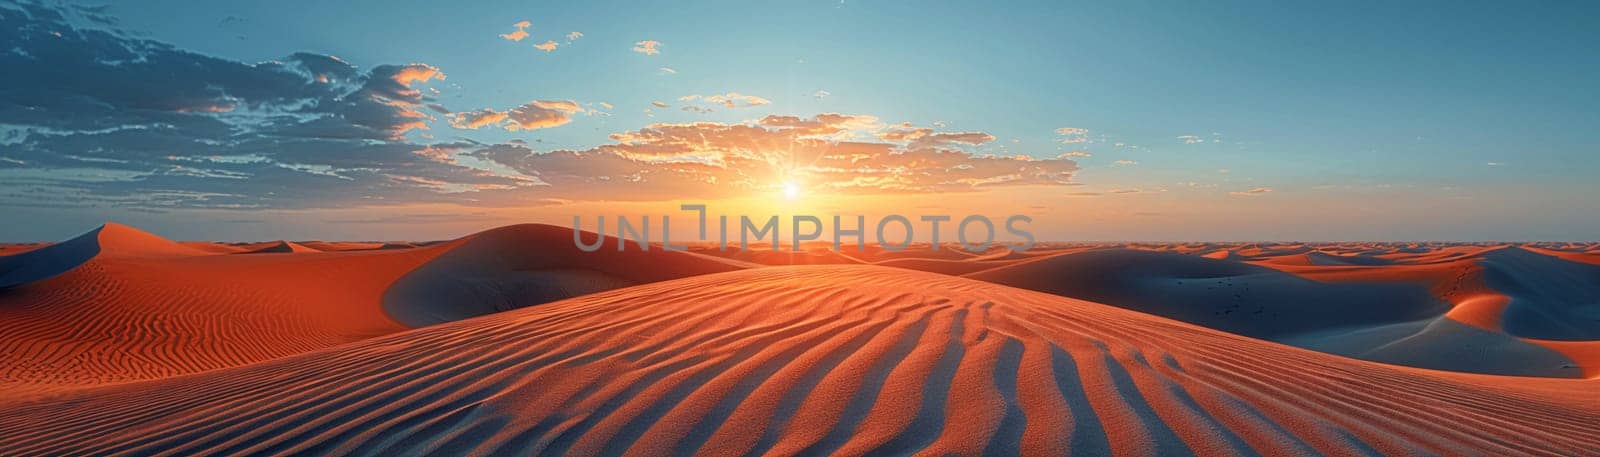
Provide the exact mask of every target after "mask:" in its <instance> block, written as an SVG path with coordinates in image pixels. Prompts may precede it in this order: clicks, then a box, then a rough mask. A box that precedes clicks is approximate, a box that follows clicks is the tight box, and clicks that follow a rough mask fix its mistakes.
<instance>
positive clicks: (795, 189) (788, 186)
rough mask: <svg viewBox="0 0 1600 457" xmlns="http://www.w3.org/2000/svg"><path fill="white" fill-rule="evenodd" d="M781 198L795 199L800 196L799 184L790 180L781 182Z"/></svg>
mask: <svg viewBox="0 0 1600 457" xmlns="http://www.w3.org/2000/svg"><path fill="white" fill-rule="evenodd" d="M783 198H787V199H790V200H795V199H799V198H800V185H799V184H795V183H792V182H786V183H783Z"/></svg>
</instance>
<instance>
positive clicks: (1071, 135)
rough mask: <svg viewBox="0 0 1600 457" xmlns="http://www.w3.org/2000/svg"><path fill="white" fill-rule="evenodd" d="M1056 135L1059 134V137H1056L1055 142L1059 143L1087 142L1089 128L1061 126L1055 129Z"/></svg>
mask: <svg viewBox="0 0 1600 457" xmlns="http://www.w3.org/2000/svg"><path fill="white" fill-rule="evenodd" d="M1056 135H1060V136H1061V138H1057V139H1056V142H1057V143H1061V144H1079V143H1088V142H1089V130H1087V129H1080V128H1077V127H1061V128H1058V129H1056Z"/></svg>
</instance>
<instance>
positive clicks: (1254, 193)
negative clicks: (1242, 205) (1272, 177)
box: [1228, 187, 1272, 197]
mask: <svg viewBox="0 0 1600 457" xmlns="http://www.w3.org/2000/svg"><path fill="white" fill-rule="evenodd" d="M1268 192H1272V188H1270V187H1257V188H1254V189H1250V190H1242V191H1236V192H1228V195H1232V196H1235V197H1259V196H1261V195H1263V194H1266V193H1268Z"/></svg>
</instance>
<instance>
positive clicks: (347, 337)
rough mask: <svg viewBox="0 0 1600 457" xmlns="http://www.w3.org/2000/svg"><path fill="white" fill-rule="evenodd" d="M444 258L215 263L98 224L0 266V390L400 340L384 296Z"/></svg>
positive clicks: (208, 256) (369, 256)
mask: <svg viewBox="0 0 1600 457" xmlns="http://www.w3.org/2000/svg"><path fill="white" fill-rule="evenodd" d="M445 250H446V249H444V247H441V249H434V250H414V251H392V252H383V253H361V252H352V253H326V254H324V253H309V254H293V255H283V256H275V255H216V254H214V253H210V252H206V251H202V250H198V249H195V248H191V247H188V246H184V245H181V244H178V243H174V242H171V241H167V240H165V239H162V238H160V237H157V236H155V235H151V234H148V233H145V232H141V231H138V230H136V229H132V228H129V227H125V226H120V225H114V224H107V225H106V226H104V227H101V228H99V229H96V230H94V231H91V232H89V233H87V234H85V235H83V236H80V237H78V238H74V239H72V240H69V241H66V242H62V243H59V244H56V245H52V246H50V247H47V248H43V249H39V250H36V251H33V252H28V253H24V254H19V255H16V256H11V257H3V258H0V264H4V265H5V266H6V267H8V270H7V273H6V274H5V276H4V278H5V281H6V282H5V284H6V285H7V287H5V288H0V389H4V390H7V391H10V392H20V391H34V390H52V389H59V388H71V387H76V386H84V385H94V384H104V383H114V382H124V381H131V380H139V379H153V378H162V377H168V376H174V375H180V374H185V373H194V372H200V371H206V370H212V369H216V368H221V367H230V366H237V365H243V364H248V363H252V362H258V361H262V360H267V359H272V358H277V357H282V356H285V355H290V354H296V353H301V352H305V351H309V350H314V349H319V348H325V347H329V346H334V345H337V344H342V343H348V342H352V341H358V340H361V339H365V338H370V337H373V336H377V335H382V334H387V333H392V332H395V331H400V330H404V329H405V328H406V327H405V326H403V325H401V324H400V323H398V322H396V321H394V320H393V319H391V318H389V317H388V315H387V314H386V313H384V311H383V309H382V306H381V297H382V295H383V291H384V290H385V289H386V288H387V287H388V286H389V284H390V283H391V282H393V281H394V280H395V279H396V278H398V277H400V276H401V275H402V274H404V273H406V272H407V271H409V270H411V269H413V268H415V267H417V266H420V265H421V264H422V263H423V262H425V261H426V260H428V259H430V258H432V257H433V256H435V255H437V254H439V253H442V252H444V251H445Z"/></svg>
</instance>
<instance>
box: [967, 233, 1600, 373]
mask: <svg viewBox="0 0 1600 457" xmlns="http://www.w3.org/2000/svg"><path fill="white" fill-rule="evenodd" d="M1245 250H1246V251H1255V252H1252V254H1251V255H1250V256H1249V257H1251V258H1254V259H1256V261H1255V263H1258V264H1260V265H1267V266H1272V267H1273V268H1263V267H1261V266H1256V265H1252V264H1250V263H1244V262H1238V261H1233V260H1221V259H1214V258H1211V257H1210V256H1209V255H1208V256H1189V255H1183V254H1179V253H1176V252H1161V251H1148V250H1126V249H1102V250H1095V251H1087V252H1082V253H1070V254H1065V255H1058V256H1053V257H1049V258H1041V259H1038V260H1033V261H1026V262H1019V263H1017V264H1014V265H1010V266H1006V267H1000V268H995V269H992V270H987V271H982V272H976V273H971V274H968V275H967V276H968V277H971V278H974V279H980V280H985V281H990V282H994V283H997V284H1006V285H1012V286H1017V287H1023V288H1027V289H1033V290H1039V291H1044V292H1050V293H1054V294H1058V295H1063V296H1068V297H1075V298H1082V299H1086V300H1091V301H1095V302H1100V303H1106V304H1111V305H1116V306H1121V307H1124V308H1128V309H1133V310H1136V311H1141V312H1146V313H1151V314H1156V315H1161V316H1166V317H1170V318H1174V319H1178V320H1182V321H1185V322H1190V323H1195V324H1198V325H1203V326H1206V327H1210V328H1215V329H1219V330H1224V331H1228V332H1232V333H1237V334H1240V335H1246V336H1252V337H1257V338H1262V339H1267V340H1272V341H1277V342H1281V343H1287V344H1292V345H1296V346H1300V347H1304V348H1309V349H1315V350H1319V351H1324V352H1330V353H1334V354H1340V355H1346V356H1350V357H1357V358H1362V359H1366V360H1374V361H1382V362H1386V363H1394V364H1400V365H1408V366H1415V367H1422V368H1433V369H1441V370H1452V371H1464V372H1473V373H1491V374H1505V375H1518V376H1547V377H1581V376H1584V373H1585V369H1584V366H1585V364H1584V363H1582V362H1581V361H1578V360H1573V359H1572V358H1571V357H1569V356H1567V355H1566V354H1564V353H1563V352H1561V351H1557V350H1554V349H1552V347H1551V346H1550V345H1546V344H1539V343H1538V342H1535V341H1530V339H1555V340H1563V339H1564V340H1594V339H1600V338H1595V337H1594V336H1593V334H1591V333H1587V332H1593V331H1594V330H1595V327H1594V325H1596V324H1597V323H1600V320H1596V319H1594V318H1591V317H1588V316H1589V315H1590V314H1591V313H1594V314H1595V315H1600V299H1596V297H1600V295H1596V294H1597V293H1600V274H1596V271H1595V269H1596V268H1597V267H1592V266H1589V265H1584V264H1578V263H1572V262H1565V261H1562V260H1559V259H1556V258H1553V257H1549V256H1542V255H1539V254H1535V253H1532V252H1529V251H1526V250H1522V249H1518V248H1505V247H1501V248H1488V249H1475V250H1470V251H1468V252H1470V254H1468V255H1467V256H1465V257H1458V256H1450V257H1449V258H1454V259H1455V260H1449V261H1446V260H1444V259H1443V258H1439V257H1430V258H1428V259H1427V260H1426V261H1421V262H1410V263H1406V264H1405V265H1396V264H1398V263H1402V262H1398V261H1393V260H1385V259H1381V258H1377V257H1366V256H1370V255H1373V254H1372V253H1367V254H1359V255H1358V254H1335V253H1327V252H1323V251H1318V250H1311V251H1306V250H1305V249H1304V248H1303V247H1301V246H1292V247H1278V248H1272V249H1263V248H1259V247H1252V248H1248V249H1245ZM1262 252H1273V253H1276V254H1275V255H1278V257H1273V256H1269V255H1265V254H1262ZM1427 254H1432V252H1428V253H1427ZM1238 255H1239V256H1244V254H1238ZM1285 259H1287V260H1285ZM1350 259H1363V260H1357V261H1351V260H1350ZM1513 297H1516V298H1513ZM1507 319H1515V322H1516V324H1515V325H1514V326H1512V325H1510V324H1508V323H1507Z"/></svg>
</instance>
